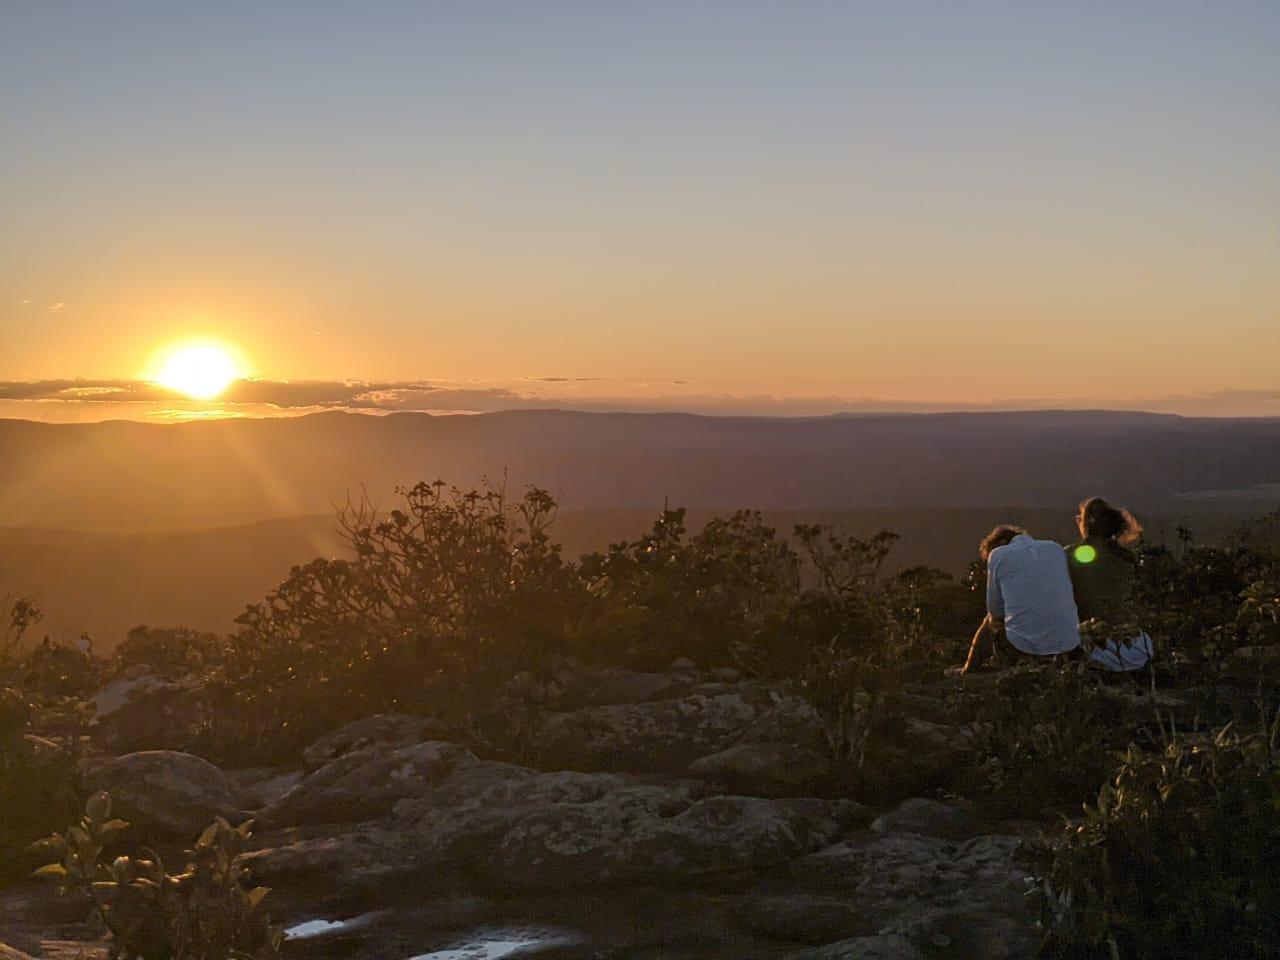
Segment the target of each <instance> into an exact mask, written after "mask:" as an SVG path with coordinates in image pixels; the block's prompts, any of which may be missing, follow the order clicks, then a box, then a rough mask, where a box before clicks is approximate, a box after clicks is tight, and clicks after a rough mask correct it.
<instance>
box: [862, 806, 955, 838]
mask: <svg viewBox="0 0 1280 960" xmlns="http://www.w3.org/2000/svg"><path fill="white" fill-rule="evenodd" d="M973 826H974V824H973V815H972V814H971V813H970V812H969V810H968V809H967V808H965V807H963V806H960V805H958V804H953V803H942V802H940V801H938V800H927V799H925V798H923V797H912V798H911V799H909V800H903V801H902V803H900V804H898V806H897V807H895V808H894V809H893V810H890V811H889V812H888V813H885V814H881V815H880V816H879V817H877V818H876V819H875V820H874V821H873V822H872V824H871V829H872V830H875V831H876V832H877V833H919V834H924V835H925V836H927V837H941V838H944V839H946V838H953V839H954V838H959V837H964V836H972V835H973Z"/></svg>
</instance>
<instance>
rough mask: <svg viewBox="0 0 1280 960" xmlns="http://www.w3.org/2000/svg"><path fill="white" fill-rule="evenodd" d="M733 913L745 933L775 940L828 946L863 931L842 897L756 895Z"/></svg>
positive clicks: (852, 908)
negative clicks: (834, 941)
mask: <svg viewBox="0 0 1280 960" xmlns="http://www.w3.org/2000/svg"><path fill="white" fill-rule="evenodd" d="M736 909H737V913H738V919H739V920H740V921H741V922H742V923H743V925H745V926H746V927H747V929H748V930H750V931H751V932H752V933H755V934H758V935H760V936H765V937H769V938H771V939H774V940H786V941H792V942H796V943H813V944H820V943H830V942H832V941H833V940H841V939H843V938H845V937H851V936H853V935H854V934H856V933H858V932H859V930H862V929H863V928H865V927H866V921H865V920H864V919H863V918H862V915H861V913H860V912H859V911H858V908H857V907H856V906H855V905H854V904H853V903H851V902H850V901H849V900H848V898H845V897H829V896H822V895H820V894H812V893H790V894H755V895H751V896H746V897H743V898H742V899H741V900H739V901H737V904H736ZM863 932H865V930H864V931H863Z"/></svg>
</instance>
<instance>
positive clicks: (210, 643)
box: [115, 626, 227, 680]
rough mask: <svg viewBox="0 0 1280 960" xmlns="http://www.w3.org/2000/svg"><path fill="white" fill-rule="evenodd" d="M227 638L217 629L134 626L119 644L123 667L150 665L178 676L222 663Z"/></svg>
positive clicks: (117, 655) (119, 662) (156, 670)
mask: <svg viewBox="0 0 1280 960" xmlns="http://www.w3.org/2000/svg"><path fill="white" fill-rule="evenodd" d="M226 653H227V642H226V640H225V639H224V638H222V637H219V636H218V635H217V634H214V633H203V632H201V631H199V630H190V629H188V628H186V627H147V626H138V627H134V628H133V629H132V630H130V631H129V633H128V634H127V635H126V636H125V638H124V640H122V641H121V642H120V646H118V647H117V648H116V652H115V662H116V666H117V667H118V668H120V669H127V668H129V667H136V666H142V665H145V666H147V667H148V668H149V669H150V670H151V671H152V672H153V673H156V674H159V675H160V676H162V677H166V678H168V679H171V680H172V679H176V678H178V677H181V676H183V675H185V674H187V673H191V672H193V671H200V670H203V669H205V668H211V667H214V666H216V665H217V664H219V663H221V662H222V661H223V660H224V659H225V657H226Z"/></svg>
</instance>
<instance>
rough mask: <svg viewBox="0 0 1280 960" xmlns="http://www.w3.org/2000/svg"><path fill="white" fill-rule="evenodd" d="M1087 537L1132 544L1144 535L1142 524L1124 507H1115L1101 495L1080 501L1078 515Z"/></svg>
mask: <svg viewBox="0 0 1280 960" xmlns="http://www.w3.org/2000/svg"><path fill="white" fill-rule="evenodd" d="M1076 519H1077V520H1079V521H1080V527H1081V529H1082V531H1083V533H1084V535H1085V536H1086V537H1098V538H1099V539H1102V540H1112V541H1114V542H1116V543H1121V544H1130V543H1134V542H1135V541H1136V540H1138V538H1139V537H1141V536H1142V524H1140V523H1139V522H1138V520H1137V518H1136V517H1134V515H1133V514H1132V513H1130V512H1129V511H1128V510H1126V509H1125V508H1124V507H1113V506H1112V505H1111V504H1109V503H1108V502H1107V501H1106V500H1103V499H1102V498H1101V497H1090V498H1089V499H1087V500H1082V501H1081V502H1080V512H1079V514H1078V515H1077V517H1076Z"/></svg>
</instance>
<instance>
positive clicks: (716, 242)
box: [0, 0, 1280, 413]
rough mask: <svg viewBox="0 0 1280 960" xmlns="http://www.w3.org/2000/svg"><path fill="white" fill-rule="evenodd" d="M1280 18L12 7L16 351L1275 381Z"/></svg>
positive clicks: (770, 10) (531, 367)
mask: <svg viewBox="0 0 1280 960" xmlns="http://www.w3.org/2000/svg"><path fill="white" fill-rule="evenodd" d="M1277 51H1280V3H1277V2H1275V0H1265V2H1229V0H1228V2H1208V0H1206V2H1200V3H1183V2H1173V0H1162V2H1152V3H1126V2H1115V0H1108V2H1076V3H1069V4H1067V3H1049V2H1026V0H1022V2H1009V3H996V2H981V3H979V2H964V3H960V2H937V3H915V2H910V0H888V2H882V3H881V2H877V3H871V2H853V0H849V2H843V3H835V2H831V3H826V2H787V3H784V2H771V3H753V2H743V0H734V2H725V3H711V2H693V0H689V2H682V3H667V2H660V0H644V2H639V0H637V2H629V3H619V2H605V0H590V2H581V3H556V2H525V3H503V2H457V3H430V2H426V0H415V2H404V3H399V2H359V3H358V2H354V0H353V2H348V3H323V2H317V0H309V2H284V0H273V2H261V0H254V2H233V0H218V2H208V3H195V2H182V0H176V2H175V0H164V2H154V3H135V2H115V0H113V2H105V0H104V2H79V3H68V2H56V0H34V2H16V0H0V140H2V141H3V148H2V149H0V191H2V193H0V380H3V381H18V380H35V379H53V378H59V379H60V378H79V377H85V378H127V377H132V376H135V375H137V374H139V373H140V372H141V371H142V370H143V368H144V365H145V363H146V361H147V358H148V356H149V355H150V354H151V352H152V351H153V350H154V349H155V348H156V347H157V346H159V345H161V344H163V343H165V342H166V341H169V340H172V339H175V338H179V337H185V336H189V335H193V334H206V335H214V336H218V337H221V338H224V339H226V340H229V341H231V342H233V343H235V344H238V345H239V346H240V347H241V349H242V350H243V351H244V354H245V355H246V356H247V357H248V359H249V361H250V363H251V365H252V372H253V373H255V374H257V375H259V376H261V377H264V378H273V379H314V380H323V381H335V380H339V381H340V380H347V379H351V378H359V379H363V380H385V381H399V380H411V381H415V382H421V381H433V382H440V383H448V384H452V385H455V386H457V385H459V384H461V385H468V384H469V385H471V386H472V387H474V388H475V389H483V390H496V389H502V390H506V389H516V392H517V393H519V390H518V385H519V384H521V383H526V382H535V383H539V384H542V386H541V387H540V389H542V390H543V391H544V392H543V394H541V395H540V396H547V397H551V398H552V399H554V398H555V396H556V394H555V389H554V388H553V387H551V386H548V385H547V384H548V383H549V382H548V381H529V380H526V378H542V377H565V378H592V379H590V380H583V381H578V383H579V384H582V383H589V384H592V385H593V386H591V387H590V388H586V387H583V386H577V387H575V388H574V389H576V390H577V391H578V396H579V397H581V396H584V395H587V394H589V395H590V397H592V398H595V397H603V398H608V397H615V398H631V399H634V398H644V397H650V398H653V403H655V404H661V403H666V402H667V401H666V400H663V399H662V398H664V397H670V398H675V399H677V400H678V399H679V398H680V397H681V396H687V397H695V396H696V397H702V398H704V399H705V398H707V397H718V398H722V399H723V398H725V397H726V396H730V397H736V396H743V397H752V398H755V399H756V400H757V401H759V400H760V398H761V397H776V398H782V399H780V400H779V403H778V409H779V410H780V411H785V410H786V409H790V408H787V406H786V404H787V403H792V404H793V407H794V403H795V402H797V401H801V400H803V401H805V402H808V401H809V400H812V399H813V398H833V399H832V400H831V402H830V405H831V406H833V407H836V406H839V405H840V398H847V399H850V400H858V399H862V398H872V399H874V400H876V401H879V402H887V403H889V404H891V405H892V404H901V405H906V404H908V403H922V404H926V405H928V404H940V403H961V404H968V403H984V404H985V403H996V404H1014V405H1021V404H1029V403H1033V402H1034V403H1044V402H1053V401H1056V400H1062V401H1064V402H1069V403H1072V404H1077V403H1084V404H1096V405H1113V406H1115V405H1126V406H1133V405H1144V404H1146V405H1155V406H1158V405H1159V402H1165V403H1166V404H1167V403H1168V402H1169V400H1168V398H1170V397H1173V398H1180V397H1186V398H1193V400H1194V398H1197V397H1199V398H1201V400H1203V399H1204V398H1212V397H1215V396H1219V395H1220V394H1219V392H1220V391H1229V394H1222V395H1229V396H1232V397H1236V398H1239V397H1247V398H1253V399H1249V400H1248V401H1247V402H1244V403H1243V405H1242V406H1241V407H1240V409H1234V408H1233V410H1232V412H1257V413H1280V53H1278V52H1277ZM672 381H685V382H684V383H680V384H672ZM560 382H561V381H551V382H550V383H560ZM513 384H514V385H516V387H512V385H513ZM664 384H669V385H671V386H672V388H673V389H671V390H665V389H664V387H663V385H664ZM566 389H567V388H566ZM0 395H2V394H0ZM1159 398H1165V399H1164V400H1163V401H1160V400H1159ZM699 402H701V401H699ZM726 402H727V401H726ZM823 402H824V403H825V401H823ZM690 403H691V405H693V406H696V405H697V404H696V403H693V401H690ZM641 405H643V404H641ZM677 405H678V404H677ZM6 409H7V408H6Z"/></svg>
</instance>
